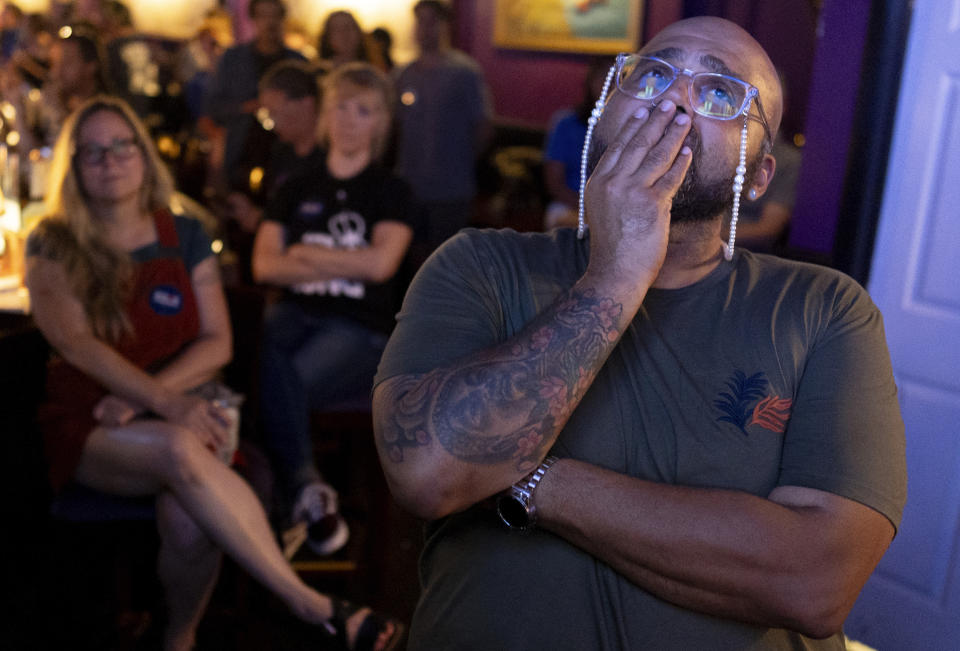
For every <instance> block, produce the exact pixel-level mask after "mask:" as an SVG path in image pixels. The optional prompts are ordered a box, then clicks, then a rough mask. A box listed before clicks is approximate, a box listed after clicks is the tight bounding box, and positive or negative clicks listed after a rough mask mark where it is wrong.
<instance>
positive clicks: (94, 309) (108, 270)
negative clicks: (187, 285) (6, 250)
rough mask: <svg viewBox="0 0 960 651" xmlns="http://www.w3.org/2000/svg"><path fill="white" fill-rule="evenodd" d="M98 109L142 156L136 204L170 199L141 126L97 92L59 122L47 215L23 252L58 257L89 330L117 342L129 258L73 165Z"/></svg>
mask: <svg viewBox="0 0 960 651" xmlns="http://www.w3.org/2000/svg"><path fill="white" fill-rule="evenodd" d="M101 111H109V112H111V113H114V114H116V115H118V116H119V117H120V118H122V119H123V120H124V121H125V122H126V123H127V125H128V126H129V127H130V129H132V130H133V134H134V139H135V141H136V143H137V146H138V147H139V148H140V151H141V153H142V155H143V161H144V172H143V185H142V186H141V188H140V209H141V210H143V211H144V212H145V213H153V212H154V211H156V210H159V209H165V208H169V207H171V205H173V204H174V203H175V199H174V185H173V179H172V178H171V176H170V172H169V171H168V170H167V168H166V166H165V165H164V163H163V161H162V160H161V159H160V156H159V154H158V153H157V150H156V148H155V147H154V145H153V141H152V140H151V139H150V136H149V134H148V133H147V130H146V128H145V127H144V126H143V124H142V123H141V122H140V120H139V119H138V118H137V116H136V114H134V112H133V110H132V109H131V108H130V107H129V106H128V105H127V104H126V102H124V101H123V100H120V99H118V98H115V97H109V96H106V95H99V96H97V97H93V98H91V99H90V100H88V101H87V102H85V103H84V104H83V105H81V106H80V107H79V108H77V110H76V111H74V112H73V113H72V114H71V115H70V117H68V118H67V120H66V121H65V122H64V123H63V127H62V128H61V131H60V136H59V138H58V139H57V144H56V146H55V148H54V152H53V160H52V162H51V166H50V176H49V182H48V186H47V187H48V188H49V190H48V194H47V200H46V209H47V217H45V218H44V219H43V221H41V222H40V223H39V224H38V225H37V228H36V230H34V232H33V233H32V234H31V235H30V243H29V244H28V247H27V252H28V254H30V255H42V256H44V257H46V258H50V259H52V260H56V261H58V262H62V263H63V264H64V265H65V266H66V269H67V277H68V279H69V282H70V283H71V288H72V290H73V292H74V295H75V296H76V297H77V298H78V299H80V302H81V303H82V304H83V307H84V310H85V311H86V314H87V318H88V319H89V320H90V325H91V328H92V329H93V331H94V333H95V334H96V335H97V336H98V337H102V338H104V339H108V340H111V341H116V340H118V339H119V338H120V337H121V336H122V335H123V334H124V333H128V332H130V330H131V329H130V323H129V320H128V319H127V316H126V313H125V310H124V307H125V302H126V299H127V296H128V293H129V291H130V289H131V287H130V282H131V280H132V271H133V263H132V260H131V259H130V255H129V254H128V253H127V252H126V251H122V250H119V249H116V248H114V247H112V246H110V245H109V244H108V243H107V241H106V239H105V237H104V228H103V223H102V222H101V221H100V220H99V219H98V218H97V216H96V215H94V214H93V213H92V212H91V210H90V205H89V203H88V201H87V196H86V193H85V191H84V189H83V186H82V184H81V182H80V178H79V175H78V173H77V169H76V167H77V164H78V161H77V160H76V153H77V144H78V142H77V139H78V137H79V134H80V129H81V128H83V125H84V124H85V123H86V121H87V120H88V119H89V118H90V117H91V116H93V115H94V114H96V113H99V112H101Z"/></svg>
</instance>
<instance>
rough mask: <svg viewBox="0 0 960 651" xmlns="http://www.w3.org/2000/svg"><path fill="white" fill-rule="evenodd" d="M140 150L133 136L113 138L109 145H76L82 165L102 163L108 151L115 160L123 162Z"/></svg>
mask: <svg viewBox="0 0 960 651" xmlns="http://www.w3.org/2000/svg"><path fill="white" fill-rule="evenodd" d="M139 151H140V146H139V145H138V144H137V141H136V139H134V138H114V139H113V142H111V143H110V144H109V145H95V144H86V145H80V146H79V147H77V158H78V159H79V160H80V162H81V163H83V164H84V165H91V166H93V165H102V164H103V162H104V161H105V160H106V159H107V154H108V153H109V154H110V155H111V156H113V159H114V160H116V161H120V162H124V161H128V160H130V159H131V158H133V157H134V156H135V155H136V154H137V152H139Z"/></svg>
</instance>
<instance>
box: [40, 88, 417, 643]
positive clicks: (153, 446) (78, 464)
mask: <svg viewBox="0 0 960 651" xmlns="http://www.w3.org/2000/svg"><path fill="white" fill-rule="evenodd" d="M50 187H51V193H50V197H49V204H50V205H49V208H50V216H49V217H47V218H46V219H45V220H43V221H42V222H41V223H40V224H39V225H38V226H37V229H36V230H35V231H34V232H33V233H32V234H31V236H30V238H29V241H28V245H27V271H26V284H27V287H28V288H29V290H30V295H31V300H32V304H33V311H34V318H35V320H36V323H37V325H38V327H39V328H40V330H41V331H42V332H43V334H44V336H45V337H46V338H47V341H48V342H49V343H50V345H51V346H52V348H53V349H54V351H55V355H54V357H53V359H52V361H51V364H50V367H49V371H48V379H47V396H46V401H45V403H44V405H42V407H41V413H40V424H41V429H42V430H43V434H44V442H45V448H46V453H47V459H48V462H49V468H50V480H51V483H52V485H53V487H54V490H60V489H61V488H62V487H63V486H65V485H66V484H67V483H68V482H76V483H78V484H81V485H83V486H87V487H89V488H93V489H96V490H99V491H103V492H106V493H111V494H116V495H124V496H143V495H155V496H156V506H157V524H158V530H159V532H160V537H161V547H160V555H159V559H158V573H159V575H160V579H161V582H162V584H163V586H164V589H165V593H166V601H167V606H168V624H167V628H166V630H165V637H164V647H165V648H166V649H168V650H171V651H173V650H179V649H189V648H192V646H193V643H194V638H195V633H196V628H197V625H198V623H199V620H200V618H201V616H202V614H203V611H204V608H205V607H206V605H207V602H208V600H209V598H210V594H211V592H212V590H213V587H214V584H215V582H216V578H217V575H218V571H219V568H220V561H221V550H222V551H224V552H226V553H227V554H229V555H230V556H231V557H232V558H234V559H235V560H236V561H237V563H239V564H240V565H241V566H243V567H244V568H245V569H246V570H247V571H248V572H249V573H250V574H251V575H253V576H254V577H255V578H256V579H258V580H259V581H261V582H262V583H263V584H264V585H265V586H266V587H267V588H268V589H270V590H271V591H273V592H275V593H276V594H277V595H278V596H279V597H280V598H281V599H282V600H283V601H284V602H285V603H286V604H287V605H288V606H289V607H290V608H291V610H292V611H293V612H294V613H295V614H296V615H297V616H298V617H300V618H302V619H304V620H306V621H308V622H312V623H315V624H317V625H318V627H319V626H320V625H325V627H326V628H327V629H328V630H331V631H335V632H336V633H338V634H339V636H340V637H341V639H343V640H344V647H345V648H373V649H383V648H388V647H389V644H391V643H392V642H393V641H394V638H395V637H396V636H397V635H396V634H398V633H399V632H400V628H401V627H400V625H399V624H398V623H396V622H393V621H388V620H384V619H383V618H381V617H379V616H377V615H374V614H372V613H371V612H370V610H369V609H356V608H355V607H352V606H350V605H347V604H343V603H342V602H340V603H334V601H333V600H331V599H330V598H328V597H326V596H324V595H321V594H319V593H317V592H315V591H314V590H312V589H311V588H310V587H308V586H307V585H306V584H304V583H303V582H302V581H301V580H300V578H299V577H298V576H297V575H296V573H294V572H293V571H292V569H291V568H290V566H289V565H288V564H287V562H286V561H285V559H284V557H283V555H282V553H281V552H280V550H279V548H278V547H277V545H276V543H275V541H274V538H273V534H272V532H271V530H270V527H269V525H268V523H267V519H266V516H265V514H264V512H263V510H262V508H261V506H260V504H259V502H258V501H257V498H256V496H255V495H254V494H253V492H252V491H251V490H250V488H249V487H248V486H247V484H246V483H245V482H244V480H243V479H242V478H240V476H239V475H237V474H236V473H234V472H233V471H232V470H230V468H229V467H228V466H227V465H226V464H224V463H222V462H221V461H220V459H219V458H218V457H217V455H216V454H215V451H217V450H219V449H220V448H221V447H222V446H223V445H224V444H225V442H226V438H227V430H226V414H225V413H224V412H223V411H222V410H221V409H219V408H218V407H216V406H215V405H213V404H211V403H209V402H207V401H205V400H202V399H200V398H198V397H196V396H193V395H191V394H190V393H189V391H190V390H191V389H193V388H195V387H196V386H198V385H200V384H201V383H203V382H205V381H207V380H209V379H211V378H212V377H213V376H214V375H215V374H216V373H217V371H218V370H219V369H220V368H221V367H222V366H223V365H224V364H225V363H226V362H227V361H228V360H229V359H230V355H231V332H230V322H229V318H228V313H227V306H226V301H225V299H224V294H223V289H222V286H221V283H220V278H219V273H218V268H217V260H216V258H215V257H214V255H213V254H212V253H211V250H210V242H209V240H208V239H207V238H206V236H205V235H204V234H203V231H202V229H201V227H200V225H199V223H198V222H197V221H196V220H194V219H190V218H188V217H185V216H180V215H176V214H174V211H173V210H172V207H173V205H174V204H175V203H176V201H175V199H174V190H173V186H172V183H171V180H170V177H169V174H168V173H167V171H166V170H165V169H164V167H163V165H162V163H161V162H160V160H159V158H158V156H157V153H156V151H155V150H154V148H153V145H152V144H151V142H150V140H149V138H148V136H147V135H146V132H145V130H144V128H143V126H142V125H141V124H140V122H139V121H138V120H137V118H136V117H135V116H134V114H133V113H132V111H131V110H130V108H129V107H128V106H127V105H126V104H124V103H123V102H121V101H120V100H116V99H112V98H107V97H96V98H93V99H92V100H90V101H89V102H87V103H86V104H84V105H83V106H81V107H80V108H78V109H77V111H76V112H74V113H73V114H72V115H71V116H70V117H69V118H68V120H67V121H66V122H65V124H64V126H63V129H62V132H61V136H60V139H59V141H58V143H57V148H56V153H55V157H54V167H53V172H52V176H51V185H50ZM347 639H349V640H350V644H347V642H346V640H347Z"/></svg>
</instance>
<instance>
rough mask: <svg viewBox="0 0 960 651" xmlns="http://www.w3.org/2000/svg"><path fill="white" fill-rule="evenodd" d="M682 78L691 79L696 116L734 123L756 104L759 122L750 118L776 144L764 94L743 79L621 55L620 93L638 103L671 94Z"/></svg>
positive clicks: (690, 92) (689, 91) (618, 87)
mask: <svg viewBox="0 0 960 651" xmlns="http://www.w3.org/2000/svg"><path fill="white" fill-rule="evenodd" d="M681 75H686V76H687V77H690V84H689V85H688V86H687V92H688V93H689V97H690V106H692V107H693V110H694V112H696V113H697V114H698V115H702V116H704V117H707V118H713V119H714V120H733V119H734V118H736V117H737V116H739V115H742V114H743V113H744V112H745V111H746V110H747V109H748V108H749V104H750V102H751V100H754V99H755V100H756V103H757V112H758V113H759V114H760V117H759V118H756V117H754V116H752V115H750V114H749V113H748V114H747V117H748V118H752V119H755V120H758V121H759V122H760V123H761V124H762V125H763V130H764V132H765V133H766V136H767V140H768V141H771V142H772V140H773V136H772V134H771V133H770V126H769V124H767V116H766V115H764V113H763V106H762V105H761V103H760V91H759V89H758V88H757V87H756V86H752V85H751V84H748V83H747V82H745V81H743V80H742V79H737V78H736V77H730V76H729V75H723V74H720V73H719V72H693V71H692V70H688V69H686V68H678V67H676V66H674V65H672V64H670V63H667V62H666V61H664V60H662V59H657V58H656V57H647V56H641V55H639V54H619V55H617V64H616V81H617V90H619V91H620V92H622V93H624V94H626V95H629V96H630V97H635V98H637V99H646V100H652V99H656V98H657V97H660V95H662V94H664V93H665V92H667V89H669V88H670V86H672V85H673V82H675V81H676V80H677V78H678V77H680V76H681Z"/></svg>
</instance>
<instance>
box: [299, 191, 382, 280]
mask: <svg viewBox="0 0 960 651" xmlns="http://www.w3.org/2000/svg"><path fill="white" fill-rule="evenodd" d="M327 228H328V229H329V230H330V232H329V233H322V232H312V233H311V232H307V233H304V234H303V236H302V237H301V238H300V241H301V242H302V243H303V244H312V245H314V246H325V247H327V248H330V249H348V250H355V249H362V248H365V247H367V246H369V244H368V243H367V241H366V240H365V239H364V235H366V233H367V222H366V221H365V220H364V219H363V216H362V215H360V214H359V213H355V212H352V211H349V210H345V211H343V212H338V213H337V214H335V215H334V216H333V217H331V218H330V219H329V220H328V221H327ZM293 291H294V292H296V293H298V294H312V295H320V296H346V297H349V298H355V299H362V298H363V297H364V296H365V295H366V288H365V287H364V285H363V283H362V282H361V281H359V280H350V279H348V278H332V279H330V280H314V281H310V282H306V283H300V284H298V285H294V286H293Z"/></svg>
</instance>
